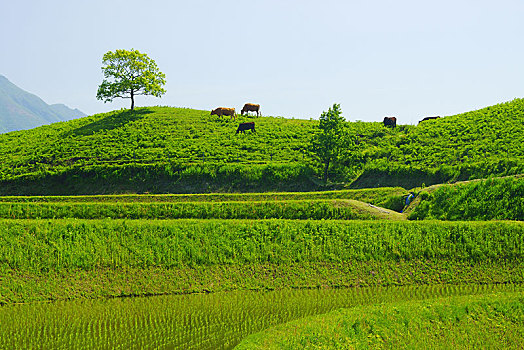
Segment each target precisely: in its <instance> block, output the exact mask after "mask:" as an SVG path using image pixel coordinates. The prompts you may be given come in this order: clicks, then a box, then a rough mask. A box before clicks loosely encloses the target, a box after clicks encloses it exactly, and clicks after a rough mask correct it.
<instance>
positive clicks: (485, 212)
mask: <svg viewBox="0 0 524 350" xmlns="http://www.w3.org/2000/svg"><path fill="white" fill-rule="evenodd" d="M419 196H420V198H421V201H420V203H419V204H418V205H416V206H415V207H414V208H413V209H412V210H411V211H410V213H409V216H408V217H409V219H411V220H420V219H439V220H524V177H508V178H499V179H489V180H485V181H474V182H469V183H461V184H456V185H451V186H438V187H435V188H429V189H427V190H422V191H421V192H420V193H419Z"/></svg>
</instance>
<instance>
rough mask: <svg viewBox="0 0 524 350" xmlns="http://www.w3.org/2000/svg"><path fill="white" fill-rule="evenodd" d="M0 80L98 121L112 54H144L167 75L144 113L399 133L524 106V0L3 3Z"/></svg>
mask: <svg viewBox="0 0 524 350" xmlns="http://www.w3.org/2000/svg"><path fill="white" fill-rule="evenodd" d="M0 16H1V20H0V32H1V33H2V34H1V35H2V40H1V47H2V54H1V55H0V74H2V75H5V76H6V77H7V78H8V79H9V80H11V81H12V82H13V83H14V84H16V85H18V86H19V87H21V88H23V89H25V90H27V91H29V92H32V93H34V94H36V95H38V96H40V97H41V98H43V99H44V100H45V101H46V102H47V103H65V104H67V105H68V106H70V107H72V108H79V109H81V110H83V111H84V112H86V113H88V114H94V113H98V112H105V111H109V110H113V109H119V108H121V107H126V108H128V106H129V100H127V99H126V100H115V102H113V103H107V104H104V103H103V102H102V101H98V100H96V98H95V95H96V90H97V87H98V85H99V84H100V83H101V81H102V79H103V76H102V72H101V69H100V68H101V64H102V56H103V54H104V53H105V52H107V51H110V50H111V51H112V50H115V49H131V48H135V49H137V50H139V51H141V52H143V53H147V54H148V55H149V57H151V58H152V59H154V60H155V61H156V63H157V65H158V67H159V69H160V70H161V71H162V72H164V73H165V74H166V79H167V85H166V89H167V93H166V94H165V95H164V96H163V97H162V98H160V99H158V98H149V97H147V98H146V97H141V96H140V97H138V99H137V101H136V105H137V106H144V105H169V106H180V107H190V108H197V109H212V108H214V107H218V106H224V107H235V108H238V109H240V108H241V107H242V105H243V104H244V103H245V102H254V103H260V104H261V106H262V107H261V108H262V112H263V114H266V115H274V116H279V115H280V116H286V117H295V118H310V117H312V118H318V117H319V115H320V113H321V112H322V111H323V110H327V109H328V108H329V107H330V106H331V105H332V104H333V103H340V104H341V106H342V111H343V115H344V117H345V118H346V119H347V120H352V121H354V120H364V121H379V120H382V118H383V117H384V116H386V115H393V116H396V117H397V118H398V119H399V123H401V124H409V123H416V121H418V120H419V119H421V117H423V116H429V115H452V114H457V113H461V112H465V111H469V110H473V109H478V108H482V107H485V106H488V105H492V104H496V103H499V102H504V101H507V100H512V99H513V98H516V97H524V44H523V36H524V20H523V18H524V1H521V0H518V1H517V0H498V1H482V0H480V1H479V0H477V1H469V0H468V1H460V0H451V1H448V0H441V1H431V2H427V1H403V0H397V1H385V0H380V1H371V0H369V1H342V0H340V1H331V0H323V1H307V0H302V1H296V0H278V1H273V0H266V1H256V0H255V1H253V0H251V1H218V0H215V1H204V0H201V1H199V0H196V1H188V0H184V1H160V0H149V1H136V0H126V1H120V0H106V1H99V0H94V1H73V0H69V1H62V0H46V1H36V0H35V1H25V0H17V1H5V2H4V3H3V4H2V11H1V13H0Z"/></svg>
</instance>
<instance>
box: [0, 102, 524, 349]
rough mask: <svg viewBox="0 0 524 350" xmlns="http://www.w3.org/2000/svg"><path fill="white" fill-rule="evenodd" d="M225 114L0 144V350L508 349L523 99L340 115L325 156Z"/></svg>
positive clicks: (311, 124)
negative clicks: (418, 118) (388, 121)
mask: <svg viewBox="0 0 524 350" xmlns="http://www.w3.org/2000/svg"><path fill="white" fill-rule="evenodd" d="M339 108H340V107H339V106H338V105H334V106H333V108H330V109H329V111H328V112H326V113H325V114H323V116H322V117H324V118H328V117H330V114H329V113H333V115H335V117H336V116H337V115H338V114H337V113H338V112H339ZM257 113H258V110H257ZM235 117H236V120H234V119H232V118H229V117H223V116H217V115H211V114H210V111H203V110H193V109H187V108H174V107H142V108H134V109H132V110H120V111H114V112H109V113H103V114H97V115H92V116H89V117H85V118H80V119H76V120H72V121H68V122H62V123H55V124H51V125H48V126H42V127H38V128H34V129H30V130H26V131H15V132H10V133H5V134H0V160H1V161H0V184H1V186H0V194H1V196H0V232H2V234H1V235H0V257H1V260H0V281H1V283H0V303H1V304H2V305H1V306H0V346H1V348H5V349H14V348H46V349H47V348H48V349H58V348H68V349H69V348H70V349H76V348H78V349H83V348H96V349H99V348H115V349H116V348H121V349H128V348H161V349H164V348H165V349H231V348H238V349H300V348H315V349H316V348H319V349H320V348H322V349H344V348H347V349H352V348H389V349H395V348H405V347H408V348H424V347H425V346H427V345H428V344H431V345H432V346H433V347H436V348H457V347H458V348H479V347H480V348H502V347H504V348H509V349H512V348H515V349H516V348H520V347H521V345H522V344H523V343H524V284H523V282H524V266H523V261H524V260H523V259H524V223H523V219H524V176H523V175H522V174H524V132H523V125H524V100H522V99H516V100H513V101H510V102H506V103H502V104H499V105H495V106H491V107H487V108H484V109H481V110H477V111H473V112H469V113H465V114H460V115H454V116H446V117H442V118H435V119H433V120H426V121H423V122H421V123H420V124H419V125H416V126H415V125H402V124H401V123H399V122H398V121H397V122H396V125H395V126H394V127H393V126H392V125H384V123H382V122H358V121H357V122H347V121H339V123H338V128H339V129H337V130H336V132H339V133H340V139H339V141H338V142H339V144H340V145H341V147H339V148H338V152H337V153H336V154H334V153H329V152H331V151H332V150H333V149H331V148H330V149H329V150H326V149H323V148H322V144H321V140H322V139H321V138H319V137H318V135H319V134H321V133H322V132H323V130H322V128H321V127H320V126H319V121H318V120H298V119H289V118H283V117H270V116H256V115H253V114H248V113H245V114H244V113H243V114H241V115H236V116H235ZM322 117H321V120H322ZM248 122H249V123H251V122H254V123H256V127H257V129H256V132H247V133H238V134H237V133H235V131H236V130H237V126H238V123H248ZM320 123H322V121H321V122H320ZM327 151H329V152H327ZM326 152H327V153H326ZM328 153H329V154H328Z"/></svg>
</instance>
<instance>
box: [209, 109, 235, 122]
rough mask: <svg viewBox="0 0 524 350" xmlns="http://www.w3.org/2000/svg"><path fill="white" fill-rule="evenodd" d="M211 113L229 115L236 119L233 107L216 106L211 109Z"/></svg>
mask: <svg viewBox="0 0 524 350" xmlns="http://www.w3.org/2000/svg"><path fill="white" fill-rule="evenodd" d="M211 115H218V116H219V117H221V116H223V115H230V116H231V118H232V119H233V120H235V119H236V115H235V109H234V108H226V107H218V108H216V109H213V110H212V111H211Z"/></svg>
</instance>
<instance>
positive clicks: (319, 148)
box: [311, 103, 345, 182]
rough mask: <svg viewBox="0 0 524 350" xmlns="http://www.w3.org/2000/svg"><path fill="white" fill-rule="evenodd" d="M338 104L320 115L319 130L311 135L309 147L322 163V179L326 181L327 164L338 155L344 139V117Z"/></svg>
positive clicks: (336, 158)
mask: <svg viewBox="0 0 524 350" xmlns="http://www.w3.org/2000/svg"><path fill="white" fill-rule="evenodd" d="M341 114H342V110H341V109H340V104H336V103H335V104H334V105H333V107H331V108H329V109H328V111H327V112H322V115H321V116H320V124H319V126H318V128H319V132H318V133H316V134H315V135H314V136H313V140H312V143H311V149H312V151H313V153H314V154H315V155H316V156H317V158H318V159H319V160H320V161H321V162H322V164H323V165H324V181H326V182H327V179H328V170H329V165H330V164H331V163H332V162H333V161H337V160H338V158H339V157H340V154H341V151H342V149H343V146H344V143H345V140H344V135H345V130H344V122H345V119H344V117H342V116H341Z"/></svg>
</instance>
